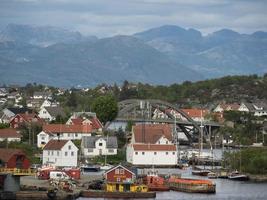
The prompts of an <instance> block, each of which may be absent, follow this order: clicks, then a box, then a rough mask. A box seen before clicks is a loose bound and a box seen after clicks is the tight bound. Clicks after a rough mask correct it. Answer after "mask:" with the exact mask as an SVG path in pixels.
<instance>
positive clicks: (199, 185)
mask: <svg viewBox="0 0 267 200" xmlns="http://www.w3.org/2000/svg"><path fill="white" fill-rule="evenodd" d="M168 185H169V187H170V189H171V190H175V191H181V192H189V193H215V192H216V184H214V183H213V182H212V181H209V180H200V179H186V178H176V177H171V178H170V179H169V180H168Z"/></svg>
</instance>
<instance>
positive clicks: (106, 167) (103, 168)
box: [100, 135, 114, 171]
mask: <svg viewBox="0 0 267 200" xmlns="http://www.w3.org/2000/svg"><path fill="white" fill-rule="evenodd" d="M107 144H108V135H107ZM112 167H114V166H113V165H109V164H107V154H106V153H105V162H104V165H103V166H100V170H103V171H106V170H109V169H111V168H112Z"/></svg>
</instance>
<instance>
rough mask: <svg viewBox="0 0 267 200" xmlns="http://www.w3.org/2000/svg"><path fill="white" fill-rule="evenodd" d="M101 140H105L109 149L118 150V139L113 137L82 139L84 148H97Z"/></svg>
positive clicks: (86, 137)
mask: <svg viewBox="0 0 267 200" xmlns="http://www.w3.org/2000/svg"><path fill="white" fill-rule="evenodd" d="M99 139H104V140H105V141H106V142H107V148H118V142H117V138H116V137H114V136H111V137H97V136H84V137H83V138H82V140H83V145H84V148H95V143H96V141H97V140H99Z"/></svg>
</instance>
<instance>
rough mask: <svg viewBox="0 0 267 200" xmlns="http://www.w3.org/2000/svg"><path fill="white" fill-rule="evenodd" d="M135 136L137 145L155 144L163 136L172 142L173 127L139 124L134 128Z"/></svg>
mask: <svg viewBox="0 0 267 200" xmlns="http://www.w3.org/2000/svg"><path fill="white" fill-rule="evenodd" d="M143 133H144V137H143ZM133 135H134V139H135V142H136V143H151V144H154V143H156V142H157V141H158V140H159V139H160V138H161V137H162V136H165V137H166V138H167V139H168V140H169V141H172V126H171V125H169V124H138V125H136V126H133Z"/></svg>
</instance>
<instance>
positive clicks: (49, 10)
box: [0, 0, 267, 37]
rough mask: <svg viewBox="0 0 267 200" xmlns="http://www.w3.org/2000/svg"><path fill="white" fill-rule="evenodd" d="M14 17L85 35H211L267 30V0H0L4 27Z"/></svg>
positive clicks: (17, 20)
mask: <svg viewBox="0 0 267 200" xmlns="http://www.w3.org/2000/svg"><path fill="white" fill-rule="evenodd" d="M9 23H16V24H30V25H41V26H43V25H50V26H58V27H63V28H67V29H71V30H76V31H79V32H81V33H82V34H84V35H96V36H98V37H107V36H113V35H117V34H124V35H129V34H133V33H136V32H140V31H144V30H147V29H149V28H154V27H158V26H162V25H177V26H180V27H183V28H194V29H197V30H199V31H201V32H202V34H204V35H207V34H209V33H212V32H214V31H217V30H220V29H222V28H227V29H232V30H234V31H238V32H240V33H253V32H255V31H258V30H262V31H267V0H0V29H3V28H4V27H5V26H6V25H7V24H9Z"/></svg>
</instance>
